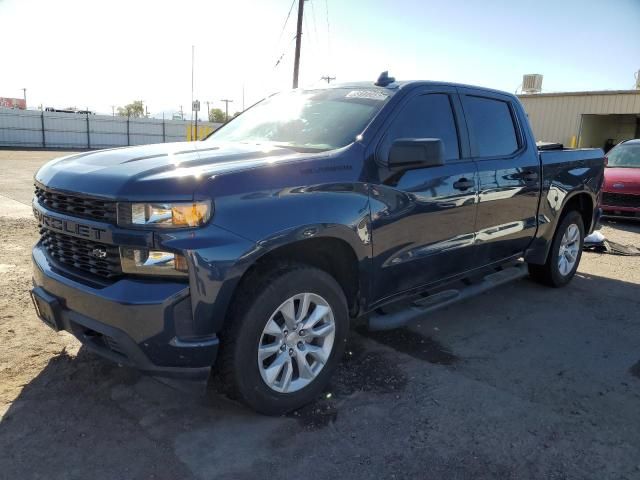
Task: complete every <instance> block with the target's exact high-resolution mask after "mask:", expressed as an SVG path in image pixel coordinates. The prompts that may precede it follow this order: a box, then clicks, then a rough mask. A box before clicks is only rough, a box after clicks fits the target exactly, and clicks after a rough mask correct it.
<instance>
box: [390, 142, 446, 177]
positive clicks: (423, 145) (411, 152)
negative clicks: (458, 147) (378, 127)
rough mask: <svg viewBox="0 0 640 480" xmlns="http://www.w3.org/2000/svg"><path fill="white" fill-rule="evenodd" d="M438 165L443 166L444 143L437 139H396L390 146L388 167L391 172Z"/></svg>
mask: <svg viewBox="0 0 640 480" xmlns="http://www.w3.org/2000/svg"><path fill="white" fill-rule="evenodd" d="M439 165H444V143H443V142H442V140H440V139H439V138H398V139H397V140H394V142H393V143H392V144H391V149H390V150H389V165H388V166H389V169H391V170H410V169H414V168H427V167H437V166H439Z"/></svg>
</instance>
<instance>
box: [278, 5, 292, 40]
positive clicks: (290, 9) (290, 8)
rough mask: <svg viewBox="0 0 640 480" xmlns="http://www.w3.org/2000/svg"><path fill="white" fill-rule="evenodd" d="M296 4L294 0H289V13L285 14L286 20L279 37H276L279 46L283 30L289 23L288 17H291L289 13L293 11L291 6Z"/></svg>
mask: <svg viewBox="0 0 640 480" xmlns="http://www.w3.org/2000/svg"><path fill="white" fill-rule="evenodd" d="M295 3H296V0H291V6H290V7H289V13H287V18H286V19H285V21H284V24H283V25H282V30H280V35H279V36H278V43H277V45H280V40H281V39H282V34H283V33H284V29H285V28H287V23H288V22H289V17H290V16H291V12H292V11H293V5H294V4H295Z"/></svg>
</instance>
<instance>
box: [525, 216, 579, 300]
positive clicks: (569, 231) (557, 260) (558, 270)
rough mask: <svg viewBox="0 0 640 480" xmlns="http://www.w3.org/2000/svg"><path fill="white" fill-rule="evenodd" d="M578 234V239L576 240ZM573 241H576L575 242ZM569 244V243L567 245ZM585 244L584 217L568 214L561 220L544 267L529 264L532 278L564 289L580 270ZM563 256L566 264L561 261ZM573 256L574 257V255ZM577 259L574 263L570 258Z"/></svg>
mask: <svg viewBox="0 0 640 480" xmlns="http://www.w3.org/2000/svg"><path fill="white" fill-rule="evenodd" d="M576 233H577V238H576ZM571 240H574V241H573V242H572V241H571ZM567 242H568V243H567ZM583 244H584V223H583V220H582V216H581V215H580V213H578V212H577V211H575V210H571V211H569V212H567V213H566V215H564V216H563V217H562V218H561V219H560V223H559V224H558V227H557V228H556V232H555V234H554V236H553V241H552V243H551V249H550V251H549V255H548V256H547V261H546V263H545V264H544V265H533V264H531V263H530V264H529V265H528V266H529V275H530V276H531V278H533V279H534V280H536V281H537V282H540V283H542V284H544V285H549V286H551V287H564V286H565V285H566V284H568V283H569V282H570V281H571V279H572V278H573V276H574V275H575V274H576V271H577V270H578V266H579V265H580V259H581V258H582V246H583ZM561 252H566V253H564V254H563V257H564V262H565V263H564V264H563V263H562V261H561ZM572 254H573V255H572ZM573 257H575V260H574V261H573V263H571V262H570V261H569V259H570V258H573Z"/></svg>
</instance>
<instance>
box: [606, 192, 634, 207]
mask: <svg viewBox="0 0 640 480" xmlns="http://www.w3.org/2000/svg"><path fill="white" fill-rule="evenodd" d="M602 204H603V205H607V206H609V207H634V208H640V195H628V194H626V193H608V192H604V193H603V194H602Z"/></svg>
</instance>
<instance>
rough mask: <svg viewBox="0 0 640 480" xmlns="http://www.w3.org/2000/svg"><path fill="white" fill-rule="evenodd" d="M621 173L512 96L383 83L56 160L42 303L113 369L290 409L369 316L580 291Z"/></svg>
mask: <svg viewBox="0 0 640 480" xmlns="http://www.w3.org/2000/svg"><path fill="white" fill-rule="evenodd" d="M603 171H604V157H603V152H602V150H599V149H591V150H561V149H560V150H549V151H538V149H537V148H536V145H535V142H534V139H533V136H532V134H531V130H530V128H529V124H528V121H527V116H526V115H525V113H524V111H523V109H522V106H521V105H520V103H519V101H518V99H517V98H516V97H515V96H513V95H510V94H507V93H503V92H498V91H494V90H488V89H484V88H476V87H469V86H464V85H453V84H448V83H438V82H423V81H417V82H394V81H393V80H392V79H390V78H388V77H387V76H385V75H382V76H381V77H380V79H379V80H378V82H376V83H375V84H374V83H358V84H350V85H337V86H333V85H332V86H330V87H327V88H323V89H316V90H296V91H292V92H288V93H282V94H278V95H275V96H272V97H270V98H268V99H266V100H264V101H263V102H261V103H259V104H258V105H256V106H254V107H253V108H251V109H249V110H248V111H246V112H245V113H243V114H242V115H240V116H239V117H237V118H235V119H234V120H233V121H231V122H230V123H228V124H227V125H225V126H224V127H222V128H221V129H219V130H218V131H216V132H215V133H213V135H211V137H210V138H208V139H207V140H206V141H202V142H193V143H176V144H160V145H147V146H142V147H132V148H116V149H111V150H103V151H97V152H87V153H80V154H77V155H72V156H69V157H65V158H61V159H58V160H54V161H52V162H50V163H48V164H47V165H45V166H43V167H42V168H41V169H40V170H39V171H38V173H37V174H36V176H35V182H36V195H35V198H34V200H33V210H34V213H35V216H36V218H37V219H38V222H39V224H40V228H41V232H42V237H41V239H40V241H39V242H38V244H37V245H36V246H35V247H34V249H33V261H34V279H33V284H34V289H33V291H32V294H33V298H34V303H35V306H36V309H37V311H38V314H39V316H40V317H41V318H42V320H44V321H45V322H46V323H47V324H49V325H50V326H52V327H53V328H54V329H58V330H66V331H68V332H71V333H72V334H74V335H75V336H76V337H77V338H78V339H79V340H80V341H81V342H82V343H83V344H84V345H85V346H86V348H88V349H91V350H93V351H94V352H96V353H99V354H101V355H103V356H105V357H107V358H109V359H111V360H113V361H115V362H118V363H120V364H124V365H130V366H134V367H137V368H139V369H140V370H142V371H144V372H148V373H151V374H154V375H164V376H172V377H176V376H179V377H186V378H193V379H206V378H208V376H209V374H210V371H211V369H212V366H214V364H215V369H214V373H215V374H216V378H217V380H216V381H217V382H219V385H221V386H222V387H223V388H224V389H225V390H226V391H227V392H228V393H229V394H230V395H231V396H233V397H235V398H238V399H240V400H242V401H243V402H245V403H247V404H248V405H250V406H251V407H253V408H254V409H256V410H258V411H260V412H264V413H268V414H277V413H281V412H285V411H288V410H291V409H294V408H297V407H300V406H301V405H303V404H305V403H306V402H309V401H311V400H313V399H314V398H315V397H316V396H318V395H319V394H320V393H321V392H322V390H323V388H324V387H325V385H326V384H327V382H328V380H329V378H330V376H331V374H332V373H333V371H334V369H335V367H336V365H337V363H338V362H339V361H340V358H341V357H342V353H343V349H344V345H345V341H346V338H347V334H348V330H349V324H350V322H352V321H354V320H355V319H366V320H367V321H368V324H369V326H370V327H371V328H378V329H381V328H393V327H396V326H399V325H403V324H406V323H407V322H409V321H411V320H412V319H414V318H416V316H419V315H424V314H425V313H426V312H429V311H432V310H433V309H435V308H438V307H441V306H443V305H448V304H449V303H451V302H453V301H457V300H459V299H461V298H465V297H467V296H469V295H472V294H475V293H478V292H480V291H484V290H487V289H488V288H491V287H494V286H497V285H499V284H501V283H504V282H505V281H508V280H512V279H514V278H519V277H521V276H522V275H523V274H525V273H526V270H527V266H528V271H529V273H530V274H531V275H532V276H533V277H534V278H535V279H537V280H540V281H541V282H544V283H546V284H548V285H551V286H555V287H559V286H563V285H565V284H567V283H568V282H569V281H570V280H571V278H572V277H573V276H574V274H575V272H576V269H577V268H578V263H579V262H580V255H581V251H582V249H581V247H582V243H583V238H584V236H585V233H588V232H590V231H592V229H593V228H594V226H595V225H596V223H597V221H598V196H599V194H600V188H601V186H602V182H603ZM522 301H523V304H524V305H526V304H527V299H526V298H523V299H522ZM391 304H393V305H394V308H387V307H388V306H390V305H391Z"/></svg>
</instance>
